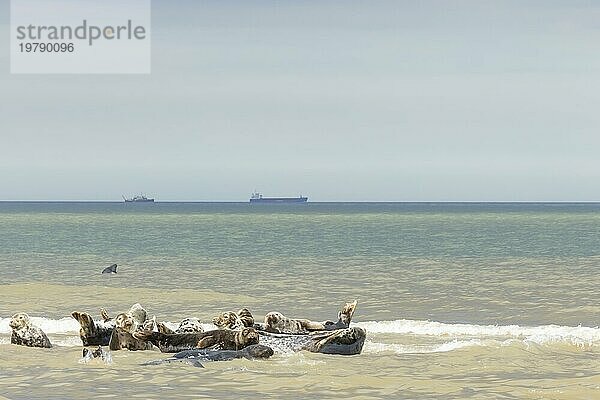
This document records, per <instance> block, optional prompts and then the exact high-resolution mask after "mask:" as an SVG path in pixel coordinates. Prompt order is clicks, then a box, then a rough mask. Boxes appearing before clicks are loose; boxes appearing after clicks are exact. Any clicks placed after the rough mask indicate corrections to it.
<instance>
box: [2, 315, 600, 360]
mask: <svg viewBox="0 0 600 400" xmlns="http://www.w3.org/2000/svg"><path fill="white" fill-rule="evenodd" d="M31 320H32V322H33V323H34V324H35V325H37V326H39V327H40V328H41V329H42V330H43V331H44V332H46V334H48V335H52V336H54V338H53V343H56V344H58V345H60V346H78V345H80V344H81V341H80V339H79V328H80V327H79V323H78V322H77V321H76V320H74V319H73V318H71V317H65V318H60V319H50V318H45V317H31ZM9 322H10V318H0V334H2V335H10V333H11V329H10V327H9V325H8V323H9ZM166 324H167V326H168V327H170V328H172V329H176V328H177V326H178V323H173V322H166ZM352 325H353V326H358V327H361V328H364V329H366V330H367V334H368V340H367V342H366V343H365V351H368V352H387V351H391V352H396V353H428V352H444V351H453V350H457V349H461V348H463V347H469V346H486V345H488V344H490V343H496V344H498V343H501V344H502V343H504V342H506V343H508V342H510V340H515V339H516V340H519V341H521V342H523V343H525V344H539V345H551V344H567V345H575V346H578V347H595V346H600V328H598V327H595V328H592V327H585V326H561V325H540V326H531V327H528V326H520V325H475V324H446V323H442V322H435V321H423V320H406V319H399V320H394V321H365V322H357V323H353V324H352ZM202 327H203V328H204V330H205V331H208V330H212V329H215V328H216V327H215V326H214V325H213V324H211V323H203V324H202ZM373 335H376V336H378V335H412V336H430V337H440V338H442V339H444V338H448V340H447V341H445V342H443V343H441V344H432V345H421V344H417V345H405V344H399V343H378V342H374V341H372V339H373ZM489 339H496V340H493V341H490V340H489ZM507 339H508V340H507ZM398 341H401V339H400V338H398V339H394V340H393V342H398ZM5 342H6V340H5V338H0V344H4V343H5ZM8 342H10V339H9V340H8Z"/></svg>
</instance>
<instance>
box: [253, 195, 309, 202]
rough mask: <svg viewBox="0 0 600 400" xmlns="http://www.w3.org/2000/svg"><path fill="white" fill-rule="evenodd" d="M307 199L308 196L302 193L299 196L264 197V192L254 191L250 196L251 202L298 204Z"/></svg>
mask: <svg viewBox="0 0 600 400" xmlns="http://www.w3.org/2000/svg"><path fill="white" fill-rule="evenodd" d="M307 201H308V197H305V196H302V195H300V196H298V197H263V195H262V194H260V193H258V192H254V193H252V196H251V197H250V203H251V204H297V203H306V202H307Z"/></svg>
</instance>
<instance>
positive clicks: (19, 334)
mask: <svg viewBox="0 0 600 400" xmlns="http://www.w3.org/2000/svg"><path fill="white" fill-rule="evenodd" d="M8 325H9V326H10V328H11V329H12V334H11V336H10V343H11V344H17V345H20V346H27V347H44V348H51V347H52V344H51V343H50V340H49V339H48V336H46V334H45V333H44V331H42V330H41V329H40V328H38V327H37V326H35V325H33V323H32V322H31V319H30V318H29V315H27V314H25V313H17V314H15V315H13V316H12V318H11V319H10V322H9V323H8Z"/></svg>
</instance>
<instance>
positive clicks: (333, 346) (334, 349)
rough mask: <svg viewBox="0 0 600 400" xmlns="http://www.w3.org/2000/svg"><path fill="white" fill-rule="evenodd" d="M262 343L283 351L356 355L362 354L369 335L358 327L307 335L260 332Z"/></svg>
mask: <svg viewBox="0 0 600 400" xmlns="http://www.w3.org/2000/svg"><path fill="white" fill-rule="evenodd" d="M260 335H261V337H260V341H261V344H264V345H266V346H269V347H271V348H273V349H274V350H276V351H281V352H283V353H288V352H296V351H301V350H306V351H310V352H312V353H322V354H339V355H355V354H360V353H361V351H362V348H363V345H364V343H365V339H366V337H367V333H366V331H365V330H364V329H362V328H358V327H352V328H345V329H337V330H333V331H320V332H311V333H309V334H306V335H297V334H295V335H289V334H277V333H270V332H260Z"/></svg>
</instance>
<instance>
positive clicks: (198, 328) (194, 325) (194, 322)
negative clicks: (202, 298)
mask: <svg viewBox="0 0 600 400" xmlns="http://www.w3.org/2000/svg"><path fill="white" fill-rule="evenodd" d="M200 332H204V328H202V324H201V323H200V320H199V319H198V318H184V319H183V320H181V322H180V323H179V326H178V327H177V329H176V330H175V333H200Z"/></svg>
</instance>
